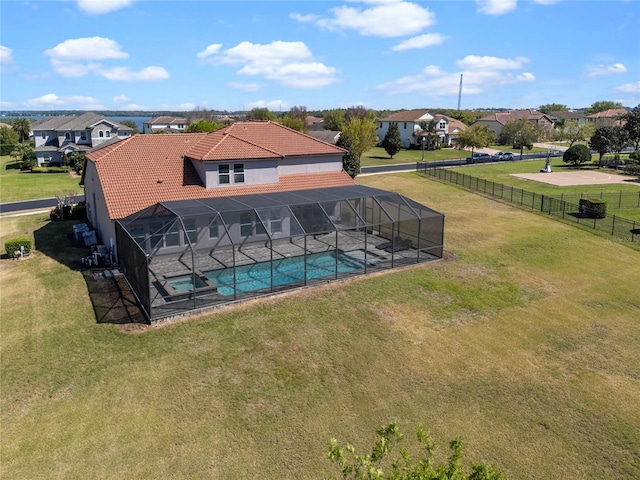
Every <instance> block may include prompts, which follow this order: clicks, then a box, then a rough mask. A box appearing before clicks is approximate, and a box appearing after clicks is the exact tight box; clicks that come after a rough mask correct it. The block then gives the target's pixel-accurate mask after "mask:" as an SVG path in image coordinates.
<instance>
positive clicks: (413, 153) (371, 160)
mask: <svg viewBox="0 0 640 480" xmlns="http://www.w3.org/2000/svg"><path fill="white" fill-rule="evenodd" d="M469 155H470V152H466V151H463V150H456V149H453V148H441V149H439V150H425V152H424V161H425V162H435V161H438V160H453V159H458V158H467V157H468V156H469ZM422 159H423V156H422V150H406V149H402V150H400V151H399V152H398V153H396V154H395V155H394V156H393V158H389V154H388V153H387V152H385V150H384V148H382V147H374V148H372V149H371V150H368V151H366V152H365V153H364V154H363V155H362V158H361V159H360V163H361V166H363V167H372V166H377V165H392V164H395V163H415V162H420V161H422Z"/></svg>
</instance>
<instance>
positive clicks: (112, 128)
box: [31, 112, 132, 165]
mask: <svg viewBox="0 0 640 480" xmlns="http://www.w3.org/2000/svg"><path fill="white" fill-rule="evenodd" d="M131 130H132V129H131V127H127V126H126V125H121V124H120V123H118V122H115V121H113V120H110V119H108V118H106V117H103V116H102V115H98V114H96V113H92V112H87V113H84V114H82V115H80V116H67V115H61V116H56V117H48V118H44V119H42V120H39V121H37V122H35V123H34V124H33V125H32V126H31V131H32V132H33V139H34V142H35V153H36V161H37V162H38V165H42V164H44V163H45V162H48V163H50V164H60V165H61V164H63V163H67V162H66V161H65V160H68V158H69V157H70V156H71V154H73V153H75V152H88V151H91V150H92V149H93V148H96V147H98V146H104V145H105V144H107V143H114V142H118V141H120V140H123V139H125V138H129V137H130V136H131Z"/></svg>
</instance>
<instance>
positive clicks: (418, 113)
mask: <svg viewBox="0 0 640 480" xmlns="http://www.w3.org/2000/svg"><path fill="white" fill-rule="evenodd" d="M433 119H434V115H433V114H431V113H429V111H428V110H421V109H418V110H403V111H401V112H397V113H394V114H392V115H389V116H388V117H385V118H382V119H380V120H379V122H378V131H377V134H378V142H382V140H384V137H385V135H386V134H387V132H388V131H389V126H391V125H396V126H397V127H398V131H399V132H400V138H401V139H402V147H403V148H411V147H412V146H415V145H417V140H416V134H417V133H418V132H420V131H421V128H420V123H422V122H427V123H428V122H430V121H431V120H433Z"/></svg>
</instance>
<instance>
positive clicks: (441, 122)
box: [416, 114, 467, 147]
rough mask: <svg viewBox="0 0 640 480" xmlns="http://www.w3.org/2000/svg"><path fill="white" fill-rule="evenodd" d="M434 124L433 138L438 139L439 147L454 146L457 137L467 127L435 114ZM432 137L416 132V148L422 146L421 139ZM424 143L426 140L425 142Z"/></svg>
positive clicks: (425, 133) (423, 132)
mask: <svg viewBox="0 0 640 480" xmlns="http://www.w3.org/2000/svg"><path fill="white" fill-rule="evenodd" d="M433 120H434V121H435V122H436V123H435V126H436V131H435V132H434V133H435V136H436V137H438V143H440V145H445V146H448V147H450V146H452V145H455V143H456V140H457V138H458V135H459V134H460V133H461V132H464V131H465V130H466V129H467V126H466V125H465V124H464V123H463V122H461V121H460V120H456V119H455V118H451V117H448V116H446V115H440V114H436V115H434V117H433ZM430 135H432V134H431V133H430V132H427V131H418V132H417V133H416V142H417V144H418V146H420V145H422V143H421V142H422V139H423V138H425V139H426V138H427V137H429V136H430ZM425 141H426V140H425Z"/></svg>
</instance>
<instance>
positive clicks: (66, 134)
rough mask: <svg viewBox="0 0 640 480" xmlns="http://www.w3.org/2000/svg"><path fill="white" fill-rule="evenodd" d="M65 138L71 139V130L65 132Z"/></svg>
mask: <svg viewBox="0 0 640 480" xmlns="http://www.w3.org/2000/svg"><path fill="white" fill-rule="evenodd" d="M64 139H65V140H71V134H70V133H69V132H67V133H65V134H64Z"/></svg>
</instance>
